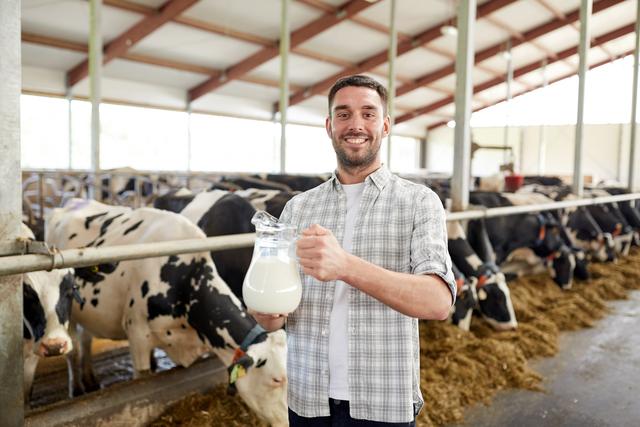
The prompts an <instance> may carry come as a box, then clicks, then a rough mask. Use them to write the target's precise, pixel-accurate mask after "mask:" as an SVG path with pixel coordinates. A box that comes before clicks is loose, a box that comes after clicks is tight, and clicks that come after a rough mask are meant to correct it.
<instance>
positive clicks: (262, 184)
mask: <svg viewBox="0 0 640 427" xmlns="http://www.w3.org/2000/svg"><path fill="white" fill-rule="evenodd" d="M221 182H223V183H228V184H232V185H236V186H238V187H241V188H242V189H245V190H246V189H247V188H259V189H261V190H280V191H292V190H291V187H289V186H288V185H286V184H282V183H280V182H274V181H268V180H266V179H262V178H259V177H252V176H225V177H222V179H221Z"/></svg>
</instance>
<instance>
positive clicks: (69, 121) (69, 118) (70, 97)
mask: <svg viewBox="0 0 640 427" xmlns="http://www.w3.org/2000/svg"><path fill="white" fill-rule="evenodd" d="M66 99H67V130H68V132H69V140H68V144H69V146H68V150H69V153H68V157H69V160H68V163H67V169H69V170H71V168H72V166H73V120H72V115H71V101H72V100H73V95H72V94H71V88H69V87H68V88H67V93H66Z"/></svg>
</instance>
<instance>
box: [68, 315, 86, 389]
mask: <svg viewBox="0 0 640 427" xmlns="http://www.w3.org/2000/svg"><path fill="white" fill-rule="evenodd" d="M69 337H70V338H71V343H72V345H73V349H72V350H71V351H70V352H69V353H67V356H66V359H67V375H68V386H69V397H70V398H74V397H76V396H80V395H82V394H83V393H84V387H83V386H82V380H81V378H82V373H81V371H80V365H81V358H82V354H81V348H80V340H79V339H78V329H77V325H76V324H75V323H74V322H69Z"/></svg>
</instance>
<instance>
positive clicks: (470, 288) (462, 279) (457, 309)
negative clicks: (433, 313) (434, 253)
mask: <svg viewBox="0 0 640 427" xmlns="http://www.w3.org/2000/svg"><path fill="white" fill-rule="evenodd" d="M451 268H452V270H453V277H455V279H456V287H457V292H456V303H455V304H454V306H453V307H451V313H450V314H449V319H450V321H451V323H453V324H454V325H456V326H457V327H459V328H460V329H462V330H464V331H468V330H469V329H470V328H471V318H472V315H473V310H474V309H476V308H477V307H478V294H477V292H476V285H477V284H478V279H476V278H475V277H473V276H471V277H467V276H465V275H464V274H463V273H462V272H461V271H460V270H459V269H458V267H456V265H455V264H452V265H451Z"/></svg>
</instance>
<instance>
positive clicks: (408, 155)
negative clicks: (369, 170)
mask: <svg viewBox="0 0 640 427" xmlns="http://www.w3.org/2000/svg"><path fill="white" fill-rule="evenodd" d="M419 150H420V145H419V141H418V140H417V139H416V138H408V137H405V136H395V135H393V136H392V137H391V167H390V169H391V170H392V171H394V172H399V173H412V172H415V171H416V170H417V169H418V168H419V166H420V158H419Z"/></svg>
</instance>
